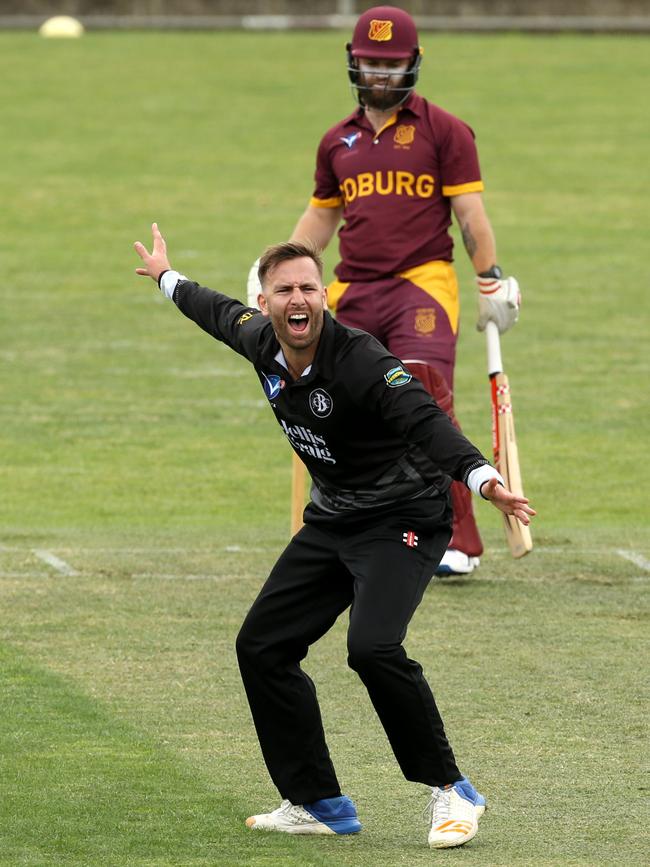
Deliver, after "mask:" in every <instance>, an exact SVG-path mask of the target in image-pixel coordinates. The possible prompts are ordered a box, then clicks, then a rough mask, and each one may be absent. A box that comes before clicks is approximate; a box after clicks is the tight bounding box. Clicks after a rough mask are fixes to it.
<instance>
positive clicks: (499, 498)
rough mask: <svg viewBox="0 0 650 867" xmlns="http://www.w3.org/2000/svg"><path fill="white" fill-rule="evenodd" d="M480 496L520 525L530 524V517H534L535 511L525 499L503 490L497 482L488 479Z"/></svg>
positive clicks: (496, 480)
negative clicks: (512, 516) (513, 518)
mask: <svg viewBox="0 0 650 867" xmlns="http://www.w3.org/2000/svg"><path fill="white" fill-rule="evenodd" d="M481 494H482V495H483V496H484V497H485V499H486V500H489V501H490V502H491V503H492V505H493V506H496V508H497V509H499V511H501V512H503V513H504V515H514V517H515V518H517V520H518V521H521V523H522V524H525V525H528V524H530V516H532V515H536V514H537V512H536V511H535V509H532V508H531V507H530V506H529V505H528V499H527V498H526V497H519V496H517V494H513V493H512V491H509V490H508V489H507V488H504V486H503V485H502V484H500V483H499V480H498V479H496V478H494V479H489V480H488V481H487V482H486V483H485V484H484V485H483V487H482V488H481Z"/></svg>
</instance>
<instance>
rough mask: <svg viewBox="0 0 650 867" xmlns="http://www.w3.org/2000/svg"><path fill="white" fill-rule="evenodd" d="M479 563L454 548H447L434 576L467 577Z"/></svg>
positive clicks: (475, 558)
mask: <svg viewBox="0 0 650 867" xmlns="http://www.w3.org/2000/svg"><path fill="white" fill-rule="evenodd" d="M480 562H481V561H480V560H479V558H478V557H470V556H469V554H465V553H464V552H463V551H458V550H457V549H456V548H447V550H446V551H445V553H444V554H443V556H442V560H441V561H440V563H439V564H438V568H437V569H436V575H469V573H470V572H473V571H474V569H476V568H477V566H478V565H479V563H480Z"/></svg>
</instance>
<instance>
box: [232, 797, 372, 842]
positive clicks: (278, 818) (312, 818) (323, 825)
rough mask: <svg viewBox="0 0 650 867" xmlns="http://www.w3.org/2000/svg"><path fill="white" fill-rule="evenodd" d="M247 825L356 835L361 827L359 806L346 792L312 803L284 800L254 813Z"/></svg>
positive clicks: (257, 827) (266, 828)
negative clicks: (265, 811) (273, 808)
mask: <svg viewBox="0 0 650 867" xmlns="http://www.w3.org/2000/svg"><path fill="white" fill-rule="evenodd" d="M246 825H247V826H248V827H249V828H252V829H253V830H256V831H258V830H259V831H284V833H285V834H356V833H357V832H358V831H360V830H361V822H360V821H359V819H358V817H357V808H356V807H355V806H354V804H353V803H352V801H351V800H350V799H349V798H348V797H347V796H345V795H340V796H339V797H338V798H324V799H323V800H321V801H314V802H313V803H311V804H292V803H291V801H287V800H284V801H282V803H281V804H280V806H279V807H278V808H277V810H273V812H272V813H262V814H261V815H259V816H250V817H249V818H248V819H246Z"/></svg>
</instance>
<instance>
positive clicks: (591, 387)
mask: <svg viewBox="0 0 650 867" xmlns="http://www.w3.org/2000/svg"><path fill="white" fill-rule="evenodd" d="M344 41H345V35H344V34H317V35H316V34H293V35H264V34H257V35H242V34H237V33H227V34H226V33H223V34H207V33H206V34H192V35H189V34H183V35H181V34H154V33H152V34H143V33H137V34H136V33H132V34H129V33H124V34H101V35H99V34H97V35H94V34H91V35H87V36H86V37H85V38H84V39H82V40H79V41H71V42H67V41H61V42H57V41H50V42H47V41H43V40H40V39H38V38H37V37H36V36H34V35H29V34H6V33H5V34H0V103H1V104H2V106H3V131H2V135H1V136H0V178H1V186H0V188H1V189H2V208H1V210H0V262H1V263H2V273H3V280H2V288H1V290H0V291H1V292H2V301H1V308H0V309H1V313H0V388H1V392H0V393H1V424H0V448H1V455H2V457H1V459H0V679H1V690H2V693H1V694H2V696H3V703H2V713H1V714H0V763H1V764H0V864H2V865H12V867H13V865H73V864H74V865H102V867H103V865H161V867H162V865H187V867H194V865H253V867H270V865H273V867H275V865H278V867H285V865H288V867H298V865H300V867H302V865H305V867H307V865H309V867H317V865H318V867H320V865H323V867H325V865H327V867H331V865H335V867H348V865H349V867H353V865H354V867H375V865H377V867H393V865H408V867H412V865H424V864H429V863H431V862H433V861H435V862H439V863H442V862H443V861H448V862H450V861H451V860H453V861H454V862H455V863H458V862H459V859H460V861H462V863H463V864H466V865H489V867H497V865H503V867H510V865H526V864H531V865H532V864H535V865H611V864H624V865H637V864H639V865H640V864H645V863H647V856H648V836H647V826H648V809H647V808H648V800H647V797H648V784H647V765H646V767H644V756H645V757H647V703H646V702H647V689H646V686H647V680H645V679H644V663H647V655H646V656H645V657H644V650H647V635H648V633H647V595H648V593H647V591H648V578H649V575H650V571H649V570H650V531H649V529H648V527H649V517H650V510H649V508H648V489H649V484H648V482H649V478H648V476H649V474H648V462H647V443H648V435H649V432H650V431H649V425H648V381H649V376H650V370H649V367H650V365H649V353H648V339H647V334H648V326H649V324H650V316H649V306H650V305H649V302H648V290H647V282H648V268H647V223H648V201H649V198H648V193H649V189H648V173H647V146H648V144H647V143H648V134H649V133H650V129H649V126H650V124H649V121H648V113H647V110H646V109H643V105H644V104H645V102H646V99H645V98H644V97H643V96H642V93H643V92H644V87H645V82H646V81H647V80H648V77H649V74H650V50H649V49H650V44H649V42H648V39H647V38H646V37H639V38H624V37H573V36H562V37H552V36H538V37H526V36H522V35H508V36H498V35H492V36H483V37H478V36H461V35H454V36H449V35H435V34H425V35H424V36H423V43H424V46H425V51H426V54H425V64H424V66H423V74H422V78H421V85H420V88H419V89H420V91H421V92H422V93H423V94H424V95H426V96H428V97H429V98H431V99H433V100H434V101H436V102H438V103H439V104H441V105H442V106H443V107H445V108H447V109H448V110H450V111H452V112H454V113H457V114H459V115H460V116H461V117H463V118H464V119H466V120H467V121H468V122H469V123H470V124H471V125H472V126H473V127H474V129H475V131H476V133H477V137H478V142H479V148H480V154H481V160H482V167H483V173H484V176H485V179H486V186H487V190H486V197H485V198H486V203H487V207H488V210H489V213H490V215H491V218H492V222H493V224H494V227H495V231H496V234H497V239H498V244H499V258H500V261H501V263H502V265H503V266H504V267H505V268H506V270H508V271H511V272H513V273H515V274H516V275H517V276H518V278H519V280H520V283H521V285H522V289H523V293H524V306H523V310H522V315H521V319H520V323H519V324H518V326H517V327H516V329H514V331H512V332H511V333H510V334H508V335H507V337H506V338H505V339H504V341H503V351H504V358H505V361H506V365H507V369H508V372H509V374H510V378H511V383H512V386H513V391H514V402H515V410H516V418H517V430H518V438H519V442H520V450H521V459H522V468H523V473H524V479H525V483H526V488H527V492H528V494H529V496H530V498H531V500H532V501H533V504H534V505H535V506H536V507H537V509H538V511H539V516H538V518H537V519H536V523H535V527H534V538H535V542H536V550H535V551H534V552H533V553H532V554H531V555H530V556H529V557H528V558H527V559H526V560H525V561H521V562H515V561H512V560H511V559H510V558H509V556H508V554H507V552H506V549H505V546H504V541H503V537H502V531H501V526H500V521H499V516H498V515H497V514H496V513H495V512H493V511H491V510H490V509H489V507H488V506H487V505H486V504H479V505H478V506H477V510H478V513H479V520H480V524H481V527H482V530H483V532H484V538H485V543H486V553H485V556H484V558H483V562H482V564H481V568H480V570H479V571H478V572H477V573H476V575H475V576H473V577H471V578H468V579H465V580H462V579H458V580H449V581H445V582H436V583H433V584H432V585H431V587H430V589H429V591H428V593H427V595H426V597H425V600H424V602H423V604H422V606H421V607H420V609H419V611H418V612H417V614H416V617H415V619H414V621H413V624H412V627H411V629H410V632H409V636H408V639H407V647H408V649H409V652H410V653H411V655H412V656H414V657H415V658H417V659H419V660H421V661H422V663H423V665H424V666H425V669H426V670H427V672H428V674H429V678H430V681H431V683H432V686H433V689H434V692H435V693H436V696H437V699H438V702H439V704H440V706H441V709H442V712H443V715H444V717H445V720H446V723H447V729H448V733H449V735H450V737H451V740H452V743H453V745H454V748H455V751H456V754H457V756H458V758H459V762H460V763H461V767H462V768H463V769H464V770H465V772H466V773H468V774H469V775H471V777H472V779H473V780H474V782H475V783H476V784H477V785H478V786H479V787H480V789H481V790H482V791H484V792H485V794H486V795H487V797H488V800H489V803H490V809H489V810H488V813H487V815H486V817H485V818H484V820H483V821H482V825H481V831H480V834H479V836H478V837H477V838H476V839H475V840H474V841H473V842H472V843H470V844H469V845H468V846H466V847H464V848H463V849H461V850H456V851H454V850H452V851H450V852H431V851H430V850H428V848H427V847H426V833H427V829H426V823H425V821H424V819H423V818H422V817H421V811H422V809H423V808H424V806H425V804H426V801H427V792H426V790H425V788H424V787H421V786H414V785H412V784H409V783H406V782H405V781H404V780H403V779H401V777H400V774H399V771H398V769H397V766H396V763H395V762H394V760H393V758H392V755H391V753H390V750H389V748H388V744H387V742H386V740H385V737H384V735H383V732H382V731H381V729H380V727H379V725H378V723H377V721H376V719H375V717H374V714H373V711H372V709H371V707H370V704H369V701H368V700H367V697H366V696H365V693H364V690H363V688H362V687H361V685H360V683H359V682H358V681H357V679H356V676H355V675H354V674H353V673H352V672H351V671H349V670H348V669H347V668H346V665H345V622H344V621H343V620H342V621H341V622H340V623H339V624H337V626H336V627H335V628H334V630H332V632H331V633H330V634H329V635H328V636H327V637H326V638H325V639H324V640H323V641H322V642H321V643H320V644H319V645H317V646H316V647H315V648H314V649H313V651H312V653H311V654H310V657H309V659H308V661H307V668H308V670H309V672H310V673H311V674H312V676H313V677H314V679H315V681H316V682H317V685H318V687H319V695H320V697H321V702H322V708H323V715H324V719H325V725H326V729H327V731H328V735H329V743H330V747H331V750H332V754H333V757H334V759H335V762H336V764H337V767H338V769H339V772H340V776H341V779H342V783H343V785H344V788H345V791H346V792H347V793H349V794H350V795H351V796H352V797H354V798H355V799H356V801H357V804H358V807H359V811H360V815H361V818H362V821H363V823H364V831H363V833H362V834H360V835H358V836H356V837H354V838H349V839H348V838H346V839H343V838H341V839H318V838H316V839H295V838H287V837H285V836H284V835H279V836H274V835H257V834H252V833H251V832H249V831H247V829H246V828H245V827H244V825H243V820H244V819H245V818H246V816H248V815H249V814H250V813H252V812H259V811H260V810H262V809H266V808H273V807H275V806H277V802H278V798H277V793H276V792H275V790H274V789H273V787H272V785H271V783H270V781H269V780H268V777H267V774H266V771H265V769H264V767H263V764H262V761H261V757H260V754H259V750H258V747H257V742H256V738H255V734H254V731H253V727H252V723H251V721H250V718H249V715H248V709H247V706H246V702H245V698H244V695H243V691H242V689H241V686H240V682H239V676H238V672H237V669H236V663H235V659H234V650H233V643H234V637H235V635H236V632H237V629H238V626H239V623H240V622H241V620H242V619H243V616H244V614H245V612H246V610H247V608H248V606H249V605H250V603H251V601H252V600H253V598H254V596H255V594H256V591H257V588H258V587H259V586H260V584H261V582H262V580H263V579H264V577H265V575H266V573H267V571H268V569H269V568H270V566H271V564H272V563H273V561H274V559H275V557H276V555H277V553H278V552H279V550H280V549H281V547H282V545H283V544H284V542H285V541H286V539H287V534H288V521H289V473H290V462H289V454H288V447H287V444H286V440H285V439H284V437H283V436H282V434H281V432H280V430H279V428H277V426H276V425H275V422H274V421H273V419H272V417H271V414H270V412H269V411H268V410H267V408H266V400H265V398H264V396H263V394H262V393H261V391H260V389H259V386H258V385H257V383H256V380H255V378H254V376H253V375H252V374H251V372H250V371H249V369H248V368H247V366H246V364H245V363H244V362H243V361H242V360H241V359H239V358H238V357H236V356H234V355H232V354H230V353H229V351H228V350H226V349H225V348H224V347H221V346H219V345H218V344H216V343H214V342H212V341H210V340H209V338H207V337H206V336H205V335H203V334H201V333H200V332H199V331H198V330H197V329H196V328H195V326H194V325H192V324H191V323H189V322H188V321H187V320H185V319H183V318H182V317H181V316H180V315H179V314H178V313H177V311H175V310H174V309H173V307H172V306H171V305H169V304H168V303H166V302H164V301H163V299H161V298H160V297H159V295H158V294H157V290H156V289H155V287H154V286H153V284H152V283H151V281H145V280H142V279H141V278H136V276H135V274H134V268H135V267H136V265H137V261H136V256H135V254H134V252H133V249H132V242H133V241H134V240H136V239H140V240H142V241H145V242H147V241H148V240H149V226H150V223H151V221H152V220H154V219H155V220H157V221H158V222H159V223H160V225H161V228H162V229H163V231H164V233H165V234H166V236H167V238H168V242H169V247H170V252H171V256H172V261H173V263H174V264H175V266H176V267H178V268H179V269H180V270H182V271H183V272H185V273H187V274H189V275H191V276H194V277H196V278H197V279H200V280H201V281H202V282H203V283H206V284H207V285H212V286H214V287H215V288H220V289H222V290H224V291H229V292H231V293H232V294H236V295H238V296H239V297H242V298H243V297H244V282H245V275H246V273H247V270H248V268H249V266H250V263H251V262H252V260H253V259H255V257H256V256H257V255H258V253H259V251H260V249H261V248H262V247H263V246H265V245H266V244H267V243H271V242H274V241H276V240H281V239H283V238H285V237H286V236H287V235H288V234H289V233H290V231H291V229H292V228H293V225H294V222H295V220H296V219H297V216H298V214H299V213H300V212H301V210H302V209H303V207H304V206H305V204H306V202H307V199H308V197H309V195H310V193H311V179H312V172H313V163H314V154H315V147H316V144H317V141H318V139H319V137H320V135H321V133H322V132H323V131H324V129H325V128H326V127H328V126H329V125H330V124H332V123H334V122H335V121H336V120H337V119H338V118H339V117H340V116H342V115H343V114H344V113H345V112H347V111H348V110H349V109H350V106H351V100H350V97H349V94H348V92H347V83H346V77H345V71H344V65H343V52H342V45H343V42H344ZM334 263H335V251H334V249H332V250H330V251H329V252H328V256H327V264H328V268H329V269H331V267H332V266H333V264H334ZM458 267H459V272H460V275H461V277H462V280H463V306H464V312H465V315H464V330H463V332H462V336H461V344H460V348H459V365H458V372H457V381H456V392H457V394H456V400H457V407H458V412H459V416H460V418H461V420H462V421H463V424H464V428H465V431H466V433H467V434H468V435H469V436H470V438H472V439H473V440H474V441H475V442H476V443H477V445H479V446H480V447H481V448H482V449H483V450H484V451H485V452H488V453H489V449H490V430H489V428H490V421H489V412H490V410H489V398H488V390H487V381H486V374H485V350H484V341H483V339H482V337H481V336H480V335H478V334H477V333H476V332H475V331H474V328H473V323H474V316H475V298H474V290H473V287H472V282H471V274H470V269H469V267H468V264H467V262H466V261H465V258H464V255H463V254H462V253H460V254H459V262H458ZM54 558H58V559H54ZM644 627H645V629H644Z"/></svg>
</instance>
